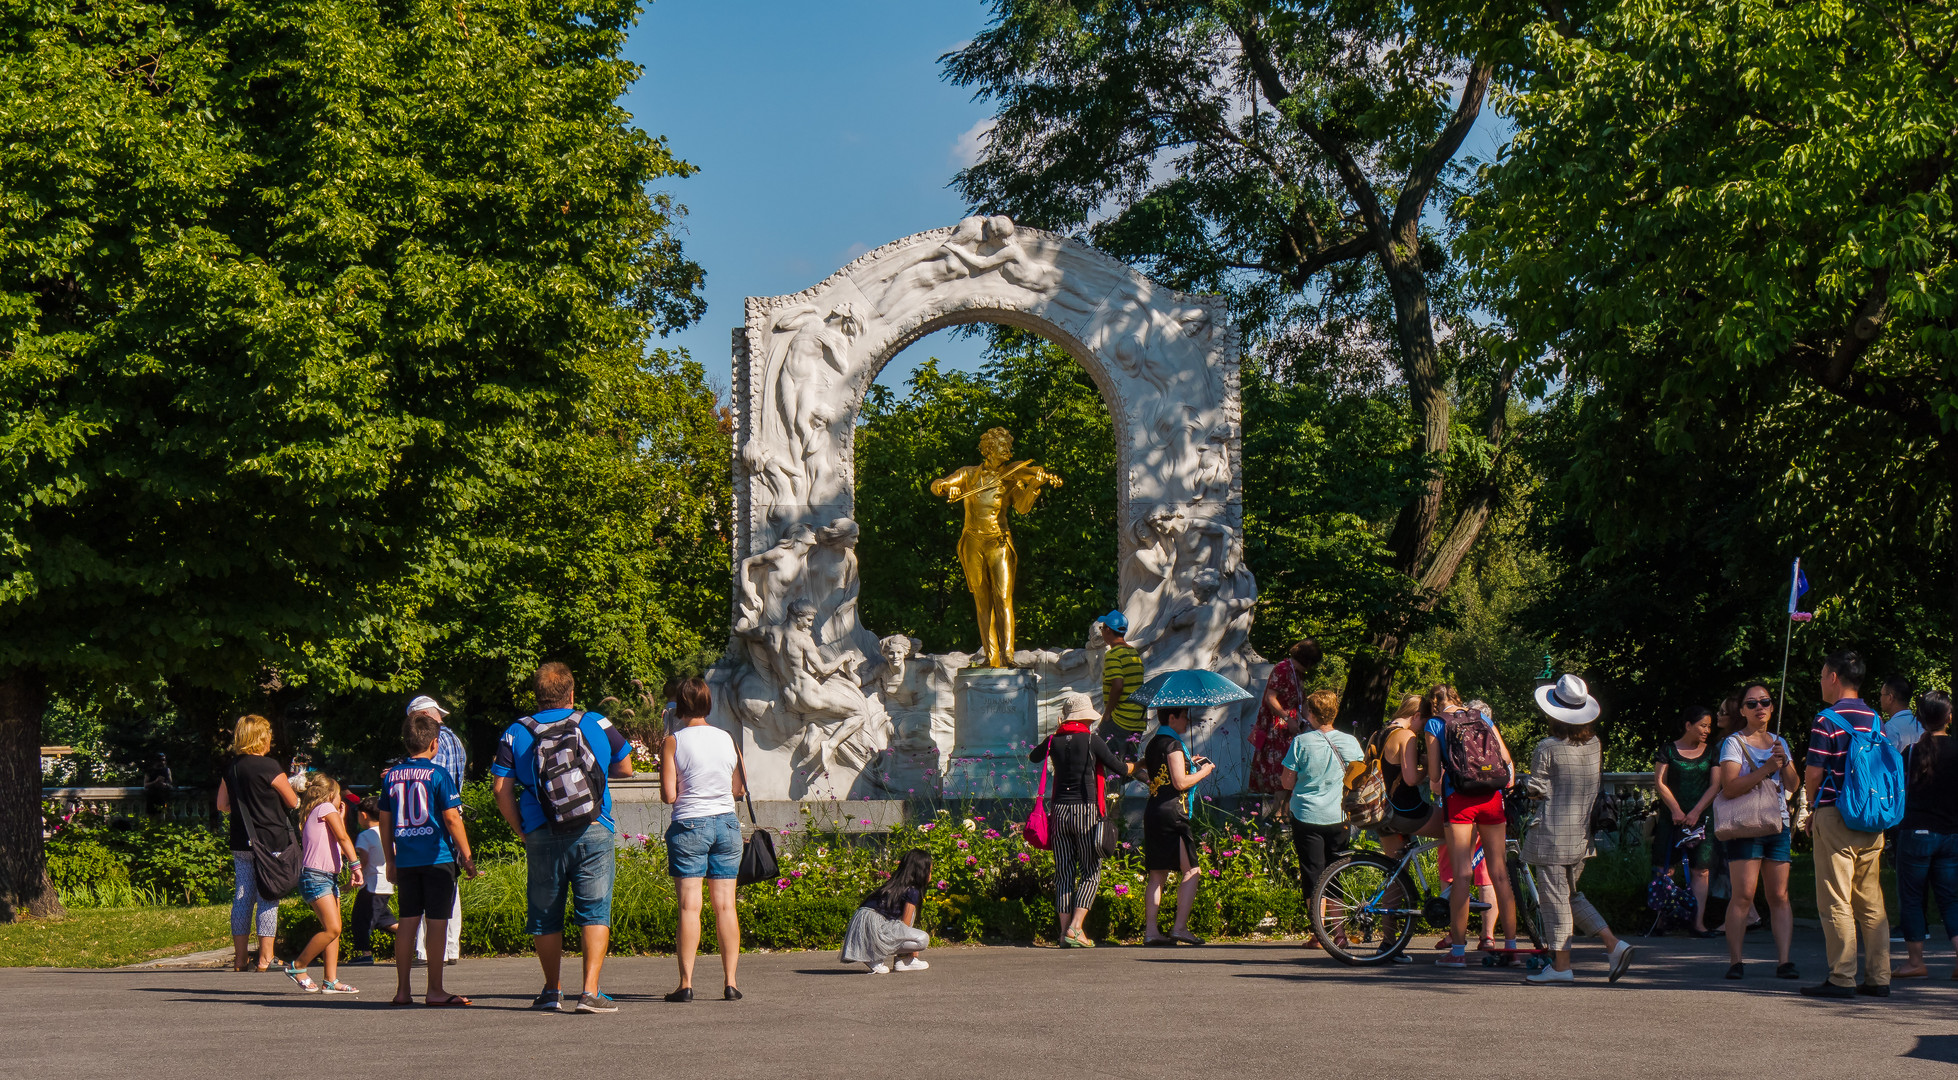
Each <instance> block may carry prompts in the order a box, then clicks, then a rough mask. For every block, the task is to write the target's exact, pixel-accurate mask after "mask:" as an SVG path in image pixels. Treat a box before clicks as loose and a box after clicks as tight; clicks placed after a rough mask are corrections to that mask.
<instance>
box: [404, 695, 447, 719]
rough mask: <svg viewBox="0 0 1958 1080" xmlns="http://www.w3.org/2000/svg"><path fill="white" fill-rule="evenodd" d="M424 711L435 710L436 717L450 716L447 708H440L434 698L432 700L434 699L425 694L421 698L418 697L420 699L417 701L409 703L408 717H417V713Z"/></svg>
mask: <svg viewBox="0 0 1958 1080" xmlns="http://www.w3.org/2000/svg"><path fill="white" fill-rule="evenodd" d="M423 709H434V710H435V715H437V716H447V715H449V710H447V709H445V708H443V707H442V706H440V705H437V704H436V703H435V699H434V698H432V697H429V696H428V695H427V694H423V695H422V696H420V697H418V698H416V699H415V700H413V701H411V702H409V703H408V715H409V716H413V715H415V714H416V713H418V712H420V711H422V710H423Z"/></svg>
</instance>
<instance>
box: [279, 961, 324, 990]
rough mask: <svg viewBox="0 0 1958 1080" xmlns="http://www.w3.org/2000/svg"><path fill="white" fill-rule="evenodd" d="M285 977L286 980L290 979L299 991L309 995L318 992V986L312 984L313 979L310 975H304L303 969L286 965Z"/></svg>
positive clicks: (314, 983)
mask: <svg viewBox="0 0 1958 1080" xmlns="http://www.w3.org/2000/svg"><path fill="white" fill-rule="evenodd" d="M285 976H286V978H288V979H291V980H292V981H293V982H294V983H295V984H297V985H298V987H299V988H300V989H301V990H304V991H306V992H307V993H309V994H317V993H319V992H320V984H318V983H316V982H314V981H313V977H312V976H311V975H308V974H306V969H305V968H301V967H295V966H293V965H291V964H287V965H286V968H285Z"/></svg>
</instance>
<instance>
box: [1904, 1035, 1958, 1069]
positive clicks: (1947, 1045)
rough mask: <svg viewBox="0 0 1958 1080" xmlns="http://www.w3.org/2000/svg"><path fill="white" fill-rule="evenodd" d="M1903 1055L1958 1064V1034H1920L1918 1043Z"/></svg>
mask: <svg viewBox="0 0 1958 1080" xmlns="http://www.w3.org/2000/svg"><path fill="white" fill-rule="evenodd" d="M1903 1056H1904V1057H1907V1058H1919V1059H1921V1060H1924V1061H1940V1062H1944V1063H1945V1064H1948V1065H1958V1035H1919V1036H1918V1037H1917V1045H1916V1046H1915V1047H1913V1048H1912V1049H1911V1051H1910V1052H1909V1053H1907V1054H1905V1055H1903Z"/></svg>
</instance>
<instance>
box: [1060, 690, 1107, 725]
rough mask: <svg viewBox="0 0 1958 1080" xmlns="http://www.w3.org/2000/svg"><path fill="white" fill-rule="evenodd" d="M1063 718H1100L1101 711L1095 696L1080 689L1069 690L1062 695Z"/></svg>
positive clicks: (1064, 719)
mask: <svg viewBox="0 0 1958 1080" xmlns="http://www.w3.org/2000/svg"><path fill="white" fill-rule="evenodd" d="M1061 709H1062V712H1061V720H1063V721H1067V720H1099V719H1101V713H1100V712H1099V711H1098V710H1097V709H1096V708H1095V701H1094V699H1093V698H1091V697H1089V696H1088V695H1086V694H1084V693H1082V692H1081V691H1079V690H1069V691H1067V692H1065V693H1063V694H1062V695H1061Z"/></svg>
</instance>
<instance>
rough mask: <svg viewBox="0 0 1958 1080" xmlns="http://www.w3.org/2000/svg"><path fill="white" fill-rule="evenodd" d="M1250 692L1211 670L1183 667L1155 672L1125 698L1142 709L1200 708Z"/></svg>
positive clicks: (1241, 698)
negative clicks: (1179, 669)
mask: <svg viewBox="0 0 1958 1080" xmlns="http://www.w3.org/2000/svg"><path fill="white" fill-rule="evenodd" d="M1253 696H1255V695H1253V694H1252V693H1251V691H1249V690H1246V689H1245V688H1243V687H1242V686H1239V685H1237V684H1236V683H1234V682H1232V681H1230V680H1229V679H1226V678H1225V677H1223V676H1222V675H1219V674H1217V673H1216V672H1214V671H1203V670H1201V669H1198V668H1185V669H1184V670H1182V671H1165V672H1163V673H1162V674H1160V675H1157V676H1156V677H1155V678H1152V679H1150V680H1149V681H1148V682H1146V683H1143V684H1142V689H1140V690H1137V691H1136V692H1135V693H1133V694H1130V695H1129V698H1128V699H1129V700H1130V701H1133V702H1135V703H1136V704H1137V705H1140V706H1142V707H1143V708H1145V709H1181V708H1192V709H1201V708H1203V707H1205V706H1208V705H1226V704H1229V703H1230V702H1233V701H1245V700H1248V699H1249V698H1251V697H1253Z"/></svg>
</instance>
